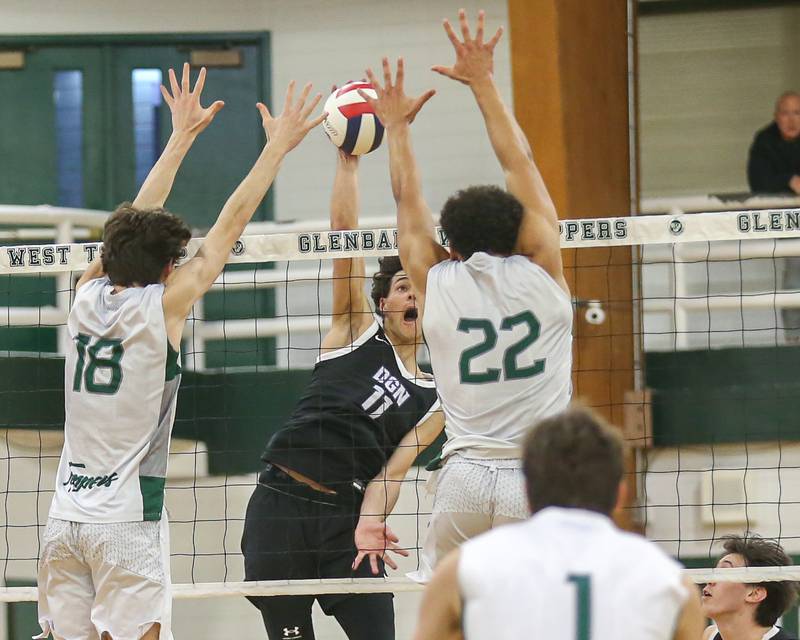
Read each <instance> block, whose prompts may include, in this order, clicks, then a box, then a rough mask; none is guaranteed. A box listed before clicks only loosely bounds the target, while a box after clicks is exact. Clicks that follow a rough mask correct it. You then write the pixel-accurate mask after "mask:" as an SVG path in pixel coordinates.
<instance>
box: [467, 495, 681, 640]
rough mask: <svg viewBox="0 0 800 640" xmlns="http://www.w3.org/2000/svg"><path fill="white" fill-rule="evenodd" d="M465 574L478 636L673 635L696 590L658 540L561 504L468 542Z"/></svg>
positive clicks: (474, 639)
mask: <svg viewBox="0 0 800 640" xmlns="http://www.w3.org/2000/svg"><path fill="white" fill-rule="evenodd" d="M458 581H459V587H460V591H461V597H462V603H463V608H464V610H463V617H462V625H463V629H464V636H465V637H466V638H470V639H471V640H482V639H484V638H485V639H491V640H504V639H508V640H518V639H519V638H559V639H561V640H588V639H589V638H591V640H672V638H673V635H674V633H675V628H676V623H677V620H678V616H679V614H680V612H681V609H682V607H683V605H684V603H685V602H686V600H687V598H688V596H689V594H688V591H687V589H686V588H685V586H684V585H683V583H682V575H681V567H680V565H679V564H678V563H677V562H675V561H674V560H673V559H671V558H669V557H668V556H667V555H666V554H665V553H664V552H662V551H661V550H660V549H659V548H658V547H656V545H654V544H653V543H652V542H649V541H648V540H646V539H645V538H643V537H641V536H638V535H635V534H632V533H627V532H624V531H621V530H620V529H618V528H617V527H616V526H614V524H613V523H612V522H611V520H610V519H609V518H607V517H606V516H603V515H600V514H598V513H594V512H591V511H585V510H581V509H562V508H556V507H550V508H547V509H543V510H542V511H540V512H539V513H537V514H535V515H534V516H533V517H532V518H530V519H529V520H526V521H525V522H521V523H519V524H512V525H506V526H502V527H499V528H497V529H493V530H492V531H490V532H488V533H486V534H484V535H482V536H479V537H477V538H474V539H472V540H470V541H468V542H466V543H465V544H464V545H463V546H462V547H461V550H460V558H459V566H458Z"/></svg>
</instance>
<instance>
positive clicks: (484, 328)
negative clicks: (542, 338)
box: [456, 311, 545, 384]
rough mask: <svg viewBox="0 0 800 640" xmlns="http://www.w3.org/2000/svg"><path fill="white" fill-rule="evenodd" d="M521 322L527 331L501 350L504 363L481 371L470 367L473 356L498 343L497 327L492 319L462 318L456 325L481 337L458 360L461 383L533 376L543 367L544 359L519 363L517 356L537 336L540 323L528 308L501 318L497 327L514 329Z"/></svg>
mask: <svg viewBox="0 0 800 640" xmlns="http://www.w3.org/2000/svg"><path fill="white" fill-rule="evenodd" d="M518 326H523V327H525V328H526V329H527V333H526V334H525V335H524V336H523V337H522V338H521V339H520V340H518V341H517V342H515V343H514V344H512V345H511V346H509V347H508V348H507V349H506V350H505V351H504V352H503V367H502V369H501V368H499V367H488V368H486V369H485V370H483V371H474V370H473V369H472V360H473V359H475V358H478V357H480V356H482V355H484V354H487V353H491V352H493V351H494V350H495V347H496V346H497V337H498V334H497V329H495V327H494V324H492V321H491V320H487V319H485V318H461V319H460V320H459V321H458V325H457V326H456V328H457V329H458V330H459V331H461V332H463V333H471V332H473V331H476V332H477V331H480V332H482V333H483V340H482V341H481V342H479V343H477V344H475V345H473V346H471V347H469V348H467V349H464V351H462V352H461V357H460V358H459V361H458V371H459V374H460V378H461V383H462V384H486V383H490V382H499V381H500V380H501V378H502V379H504V380H520V379H523V378H532V377H533V376H537V375H539V374H540V373H542V372H543V371H544V365H545V360H544V358H543V359H541V360H535V361H534V362H533V364H532V365H530V366H527V367H522V366H520V364H519V361H518V360H519V356H520V354H521V353H522V352H523V351H525V349H527V348H528V347H530V346H531V345H532V344H533V343H534V342H536V341H537V340H538V339H539V334H540V332H541V326H540V324H539V320H538V319H537V318H536V316H535V315H533V313H531V312H530V311H523V312H521V313H518V314H516V315H513V316H509V317H507V318H503V320H502V321H501V322H500V331H513V330H514V328H515V327H518Z"/></svg>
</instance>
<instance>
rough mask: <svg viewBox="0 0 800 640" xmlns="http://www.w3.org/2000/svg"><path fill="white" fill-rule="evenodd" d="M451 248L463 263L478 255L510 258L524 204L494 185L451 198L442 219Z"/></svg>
mask: <svg viewBox="0 0 800 640" xmlns="http://www.w3.org/2000/svg"><path fill="white" fill-rule="evenodd" d="M439 220H440V224H441V225H442V230H443V231H444V232H445V235H446V236H447V241H448V242H449V244H450V247H451V248H452V249H454V250H455V251H457V252H458V253H459V254H460V255H461V257H462V258H464V260H468V259H469V257H470V256H471V255H472V254H473V253H475V252H476V251H485V252H486V253H493V254H497V255H501V256H508V255H511V253H512V252H513V251H514V245H515V244H516V243H517V235H518V234H519V227H520V224H521V222H522V204H521V203H520V201H519V200H517V199H516V198H515V197H514V196H512V195H511V194H510V193H508V192H507V191H504V190H503V189H501V188H499V187H496V186H494V185H479V186H474V187H468V188H466V189H462V190H461V191H458V192H456V193H455V195H452V196H450V198H448V200H447V202H445V203H444V207H442V214H441V216H440V218H439Z"/></svg>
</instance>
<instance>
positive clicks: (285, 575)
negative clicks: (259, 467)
mask: <svg viewBox="0 0 800 640" xmlns="http://www.w3.org/2000/svg"><path fill="white" fill-rule="evenodd" d="M259 481H260V482H259V484H258V485H257V486H256V488H255V491H254V492H253V495H252V496H251V497H250V502H249V504H248V505H247V515H246V516H245V525H244V534H243V536H242V553H243V554H244V567H245V580H248V581H250V580H287V579H288V580H302V579H309V578H313V579H318V578H348V577H361V578H366V577H375V576H373V575H372V572H371V571H370V568H369V562H368V560H366V559H365V560H364V561H363V562H362V563H361V565H360V566H359V568H358V569H357V570H356V571H355V572H354V571H353V570H352V563H353V560H354V559H355V557H356V549H355V543H354V540H353V536H354V533H355V527H356V524H357V522H358V513H359V509H360V507H361V499H362V494H361V492H360V491H359V490H358V489H357V488H356V487H354V488H353V490H352V491H351V492H342V491H340V492H338V493H337V495H328V494H324V493H321V492H318V491H316V490H314V489H312V488H311V487H308V486H307V485H304V484H302V483H299V482H297V481H296V480H294V479H292V478H290V477H289V476H288V475H286V474H285V473H283V472H282V471H281V470H280V469H278V468H277V467H268V468H267V470H266V471H265V472H264V473H262V474H261V476H260V478H259ZM381 573H383V565H382V564H381ZM392 598H393V596H392V594H391V593H377V594H359V595H351V594H335V595H320V596H275V597H249V598H248V600H250V602H252V603H253V604H254V605H255V606H256V607H258V609H259V610H260V611H261V614H262V616H263V618H264V625H265V626H266V629H267V633H268V635H269V637H270V640H286V639H287V638H288V639H291V640H313V639H314V631H313V628H312V625H311V606H312V605H313V603H314V600H315V599H316V600H317V601H318V602H319V604H320V606H321V607H322V610H323V611H324V612H325V613H326V614H327V615H332V616H335V617H336V619H337V620H338V622H339V624H340V625H341V626H342V628H343V629H344V631H345V633H346V634H347V636H348V638H350V639H351V640H360V639H362V638H363V639H365V640H366V639H367V638H369V639H371V640H393V638H394V607H393V604H392Z"/></svg>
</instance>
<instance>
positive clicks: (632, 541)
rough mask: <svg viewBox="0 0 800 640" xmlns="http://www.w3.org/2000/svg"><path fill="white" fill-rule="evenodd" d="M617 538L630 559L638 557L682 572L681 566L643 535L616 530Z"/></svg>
mask: <svg viewBox="0 0 800 640" xmlns="http://www.w3.org/2000/svg"><path fill="white" fill-rule="evenodd" d="M615 536H616V538H617V540H618V544H619V546H621V547H624V548H625V550H626V552H627V553H629V554H630V557H638V558H641V559H643V560H647V561H649V562H650V563H656V564H657V565H662V566H663V567H664V568H665V569H670V570H676V571H680V569H681V565H680V563H679V562H678V561H677V560H675V559H674V558H672V557H670V556H669V554H667V553H666V552H665V551H664V550H663V549H662V548H661V547H659V546H658V545H657V544H656V543H655V542H653V541H652V540H648V539H647V538H645V537H644V536H643V535H641V534H638V533H633V532H631V531H623V530H622V529H616V532H615Z"/></svg>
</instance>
